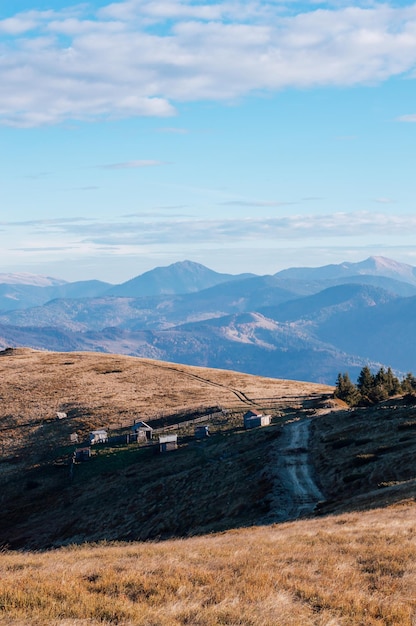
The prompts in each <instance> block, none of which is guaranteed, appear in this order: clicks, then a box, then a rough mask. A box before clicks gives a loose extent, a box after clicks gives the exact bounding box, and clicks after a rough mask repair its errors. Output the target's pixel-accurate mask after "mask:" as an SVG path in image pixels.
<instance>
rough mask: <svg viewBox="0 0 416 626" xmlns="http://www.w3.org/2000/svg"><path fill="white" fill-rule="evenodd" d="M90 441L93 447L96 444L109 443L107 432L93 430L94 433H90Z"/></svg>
mask: <svg viewBox="0 0 416 626" xmlns="http://www.w3.org/2000/svg"><path fill="white" fill-rule="evenodd" d="M89 441H90V444H91V445H94V444H95V443H107V441H108V434H107V431H106V430H104V429H100V430H93V431H92V432H90V437H89Z"/></svg>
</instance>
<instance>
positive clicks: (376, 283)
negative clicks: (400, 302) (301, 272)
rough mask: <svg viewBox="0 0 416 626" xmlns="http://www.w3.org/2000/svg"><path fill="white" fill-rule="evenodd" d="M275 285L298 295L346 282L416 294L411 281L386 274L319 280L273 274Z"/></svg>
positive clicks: (392, 291) (397, 293)
mask: <svg viewBox="0 0 416 626" xmlns="http://www.w3.org/2000/svg"><path fill="white" fill-rule="evenodd" d="M274 278H275V279H276V285H279V286H280V287H281V288H282V289H287V290H288V291H292V292H294V293H296V294H298V295H303V296H308V295H312V294H314V293H319V292H320V291H323V290H324V289H328V288H329V287H336V286H338V285H345V284H346V283H348V284H351V283H355V284H359V285H371V286H373V287H379V288H380V289H384V290H385V291H389V292H390V293H392V294H395V295H397V296H402V297H403V298H406V297H408V296H416V285H413V284H411V283H405V282H403V281H401V280H396V279H395V278H388V277H387V276H374V275H371V274H356V275H353V276H344V277H339V278H324V279H321V280H309V279H306V280H302V279H294V278H293V279H292V278H281V277H280V276H279V275H275V276H274Z"/></svg>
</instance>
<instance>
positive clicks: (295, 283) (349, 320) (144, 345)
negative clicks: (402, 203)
mask: <svg viewBox="0 0 416 626" xmlns="http://www.w3.org/2000/svg"><path fill="white" fill-rule="evenodd" d="M321 270H322V271H321ZM413 270H414V268H412V267H411V266H406V265H403V264H397V263H395V262H393V261H389V260H388V259H382V258H380V257H375V258H370V259H367V261H364V262H362V263H356V264H351V263H345V264H342V265H341V266H326V267H325V268H315V269H314V270H312V274H311V275H309V277H308V276H306V274H308V272H309V268H307V271H306V274H305V272H304V271H303V269H298V270H293V271H291V270H287V272H288V274H286V277H284V276H283V277H282V274H284V272H280V273H279V274H277V275H275V276H254V275H252V276H249V277H247V276H245V275H239V276H231V278H230V275H228V274H217V273H216V272H212V270H208V269H207V268H204V267H203V266H200V265H198V264H194V263H191V262H184V263H179V264H174V265H173V266H169V267H168V268H157V269H156V270H154V271H153V272H148V273H146V274H145V275H142V277H137V278H136V279H133V280H132V281H128V282H127V283H125V284H124V285H120V286H117V287H122V288H123V289H122V290H121V292H122V293H124V295H118V296H116V295H108V293H111V292H112V291H113V290H116V287H115V286H112V287H110V289H109V288H108V284H107V283H103V282H100V281H80V282H76V283H65V282H62V281H61V282H59V281H57V284H55V283H54V284H44V282H45V279H44V278H40V279H39V281H36V279H32V282H33V283H34V284H25V283H24V282H22V283H19V284H17V285H16V284H13V283H3V284H2V283H0V302H1V301H2V300H1V298H2V297H4V299H5V300H12V299H13V297H14V298H15V301H16V302H17V303H18V304H17V306H20V305H21V304H22V302H23V301H24V300H25V299H26V303H27V302H29V301H30V299H32V301H35V302H36V303H37V304H38V306H34V307H31V308H25V309H22V308H21V309H18V308H16V309H15V310H8V311H5V310H4V311H3V312H2V314H1V315H0V325H1V326H0V344H1V345H2V346H3V347H7V346H8V345H11V346H14V345H27V346H29V347H34V348H41V349H51V350H97V351H106V352H119V353H121V354H131V355H137V356H144V357H150V358H159V359H164V360H167V361H176V362H183V363H187V364H195V365H206V366H209V367H223V368H228V369H236V370H240V371H245V372H249V373H254V374H262V375H268V376H279V377H283V378H298V379H299V378H303V379H305V380H310V381H322V382H328V383H333V382H334V381H335V379H336V375H337V373H338V372H339V371H349V373H350V375H351V377H352V378H353V377H355V376H356V374H357V373H358V371H359V370H360V369H361V368H362V366H363V364H366V363H369V364H374V366H375V367H376V366H377V367H378V366H380V365H384V366H386V367H387V366H391V367H393V369H395V370H396V372H398V373H400V372H405V371H407V370H410V371H413V372H416V358H415V356H414V354H413V343H414V342H413V337H414V336H415V331H416V321H415V320H416V296H415V295H414V294H415V290H416V285H415V284H413V283H412V280H413V278H412V276H413ZM349 272H353V274H352V275H350V274H349ZM365 272H369V273H365ZM371 272H373V273H371ZM377 272H386V273H387V274H389V275H388V276H384V275H381V274H380V275H379V274H378V273H377ZM337 274H338V275H337ZM398 276H399V277H400V278H399V279H398V278H397V277H398ZM143 277H144V278H143ZM141 279H143V280H141ZM404 279H406V280H408V281H410V282H404ZM48 280H50V281H51V282H52V283H53V279H48ZM48 280H46V283H47V282H48ZM213 281H214V284H210V283H212V282H213ZM37 282H38V283H39V284H36V283H37ZM207 284H208V285H209V286H208V287H205V288H203V286H204V285H207ZM141 285H142V286H141ZM169 285H170V289H171V291H176V290H187V291H188V292H187V293H181V294H178V293H161V292H162V291H163V290H165V289H168V288H169ZM385 287H387V289H386V288H385ZM130 289H132V293H137V292H136V289H139V291H140V292H141V293H143V291H144V290H146V289H147V290H148V292H151V293H153V294H154V295H147V296H141V297H137V295H136V296H135V297H132V296H129V297H127V296H126V295H125V294H126V293H129V292H130ZM123 290H124V291H123ZM52 294H54V296H55V297H54V299H51V298H50V297H48V296H51V295H52ZM403 294H404V295H405V296H406V297H403ZM57 295H58V296H65V297H56V296H57ZM43 298H47V301H46V302H45V301H43V300H42V299H43Z"/></svg>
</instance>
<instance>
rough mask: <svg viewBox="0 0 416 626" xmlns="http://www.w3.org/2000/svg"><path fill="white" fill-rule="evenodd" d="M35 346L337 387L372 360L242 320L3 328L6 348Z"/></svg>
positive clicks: (270, 324)
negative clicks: (147, 326) (342, 373)
mask: <svg viewBox="0 0 416 626" xmlns="http://www.w3.org/2000/svg"><path fill="white" fill-rule="evenodd" d="M19 345H20V346H31V347H33V348H43V347H44V346H45V345H48V348H49V349H50V350H56V351H71V350H86V351H96V352H108V353H118V354H128V355H133V356H140V357H145V358H156V359H162V360H166V361H171V362H177V363H184V364H189V365H199V366H207V367H216V368H222V369H232V370H238V371H243V372H247V373H251V374H257V375H263V376H272V377H277V378H288V379H296V380H305V381H317V382H325V383H328V384H334V383H335V379H336V374H337V372H338V371H339V370H344V369H345V368H348V369H349V371H350V373H351V374H352V375H353V376H355V377H356V376H357V375H358V372H359V371H360V369H361V368H362V367H363V366H364V365H365V364H367V363H368V360H367V359H363V358H360V357H356V356H352V355H348V354H345V353H341V352H339V351H338V350H336V349H335V348H333V347H332V346H330V345H326V344H324V343H323V342H321V341H319V340H317V339H316V338H311V337H308V336H307V335H306V334H305V333H304V332H303V330H302V328H296V327H291V326H290V325H287V324H279V323H277V322H275V321H273V320H268V319H267V318H265V317H264V316H262V315H260V314H255V313H253V314H248V313H244V314H240V315H234V316H227V317H225V318H221V319H219V318H218V319H215V320H206V321H204V322H199V323H196V322H195V323H193V324H188V325H184V326H180V327H177V328H171V329H168V330H159V331H130V330H126V329H122V328H106V329H103V330H101V331H86V332H85V331H84V332H76V331H69V330H68V331H62V330H59V329H57V328H51V327H44V328H27V327H24V328H17V327H11V326H0V348H2V349H4V348H6V347H8V346H19Z"/></svg>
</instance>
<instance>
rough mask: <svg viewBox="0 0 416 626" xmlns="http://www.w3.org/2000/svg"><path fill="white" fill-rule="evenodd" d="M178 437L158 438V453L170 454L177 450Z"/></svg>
mask: <svg viewBox="0 0 416 626" xmlns="http://www.w3.org/2000/svg"><path fill="white" fill-rule="evenodd" d="M177 448H178V435H161V436H160V437H159V452H170V450H177Z"/></svg>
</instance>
